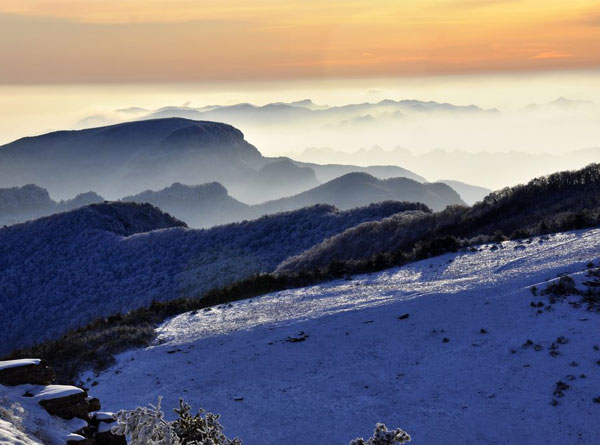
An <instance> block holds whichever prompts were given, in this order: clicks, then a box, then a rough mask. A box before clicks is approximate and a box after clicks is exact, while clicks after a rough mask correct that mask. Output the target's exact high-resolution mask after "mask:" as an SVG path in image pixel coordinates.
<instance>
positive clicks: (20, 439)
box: [0, 419, 40, 445]
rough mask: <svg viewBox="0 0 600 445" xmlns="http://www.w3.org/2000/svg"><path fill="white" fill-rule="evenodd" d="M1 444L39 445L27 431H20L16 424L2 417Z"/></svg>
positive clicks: (0, 424) (0, 422)
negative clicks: (28, 435)
mask: <svg viewBox="0 0 600 445" xmlns="http://www.w3.org/2000/svg"><path fill="white" fill-rule="evenodd" d="M0 444H1V445H39V444H40V442H37V441H35V440H33V439H31V438H30V437H27V435H26V434H25V433H23V432H22V431H20V430H19V429H18V428H17V427H16V426H15V425H14V424H12V423H9V422H6V421H4V420H2V419H0Z"/></svg>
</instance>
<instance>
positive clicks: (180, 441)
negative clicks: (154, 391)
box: [111, 397, 242, 445]
mask: <svg viewBox="0 0 600 445" xmlns="http://www.w3.org/2000/svg"><path fill="white" fill-rule="evenodd" d="M161 400H162V397H159V398H158V403H157V405H156V406H154V405H149V406H147V407H143V408H142V407H140V406H138V407H137V408H136V409H134V410H121V411H119V412H118V413H117V416H116V418H117V426H115V427H113V428H112V430H111V431H112V432H113V434H117V435H121V436H126V437H127V438H128V443H129V445H242V441H241V440H239V439H238V438H237V437H236V438H234V439H229V438H227V437H226V436H225V434H223V425H221V424H220V423H219V417H220V416H219V415H218V414H213V413H209V412H207V411H205V410H203V409H200V410H199V411H198V413H197V414H195V415H191V414H190V411H191V406H190V405H189V404H187V403H185V402H184V401H183V399H179V408H178V409H175V410H174V411H175V412H176V413H177V414H178V415H179V417H178V418H177V420H175V421H174V422H169V421H167V420H165V419H164V413H163V412H162V411H161V409H160V404H161Z"/></svg>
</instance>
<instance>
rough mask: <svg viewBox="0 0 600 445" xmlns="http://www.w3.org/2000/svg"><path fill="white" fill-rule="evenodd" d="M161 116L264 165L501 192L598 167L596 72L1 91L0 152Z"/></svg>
mask: <svg viewBox="0 0 600 445" xmlns="http://www.w3.org/2000/svg"><path fill="white" fill-rule="evenodd" d="M306 99H310V100H311V101H312V102H296V101H303V100H306ZM406 100H415V101H419V102H406ZM430 101H435V103H430ZM280 103H286V104H290V106H288V107H285V106H283V107H282V106H281V105H273V104H280ZM235 104H251V105H243V106H233V105H235ZM269 104H271V105H269ZM448 104H451V106H450V105H448ZM169 116H180V117H188V118H191V119H206V120H214V121H220V122H226V123H229V124H232V125H234V126H236V127H237V128H239V129H240V130H242V131H243V133H244V135H245V137H246V140H248V141H249V142H250V143H252V144H253V145H255V146H256V147H257V148H258V149H259V150H260V152H261V153H262V154H263V155H265V156H289V157H291V158H293V159H297V160H301V161H305V162H318V163H334V162H335V163H344V164H355V165H363V166H366V165H376V164H379V165H382V164H385V165H388V164H389V165H398V166H401V167H404V168H408V169H409V170H413V171H414V172H415V173H417V174H419V175H422V176H424V177H425V178H426V179H428V180H430V181H433V180H439V179H455V180H460V181H464V182H467V183H473V184H477V185H481V186H485V187H489V188H500V187H503V186H506V185H512V184H515V183H519V182H524V181H527V180H528V179H531V178H532V177H534V176H536V175H540V174H546V173H550V172H553V171H556V170H559V169H563V168H578V167H581V166H583V165H585V164H586V163H588V162H592V161H594V160H595V159H597V157H596V153H597V152H596V151H595V150H591V149H592V148H594V147H599V146H600V125H599V124H600V72H598V71H581V72H563V73H545V74H539V73H537V74H536V73H529V74H519V75H510V74H507V75H470V76H445V77H433V76H432V77H421V78H399V79H359V80H352V79H345V80H339V79H330V80H318V81H317V80H315V81H298V82H292V81H276V82H275V81H274V82H255V83H249V82H246V83H235V84H233V83H229V84H218V83H213V84H202V85H198V84H178V85H170V84H163V85H61V86H58V85H54V86H47V85H46V86H42V85H39V86H0V143H7V142H9V141H12V140H14V139H17V138H19V137H23V136H28V135H36V134H41V133H45V132H48V131H52V130H59V129H81V128H89V127H94V126H102V125H108V124H112V123H118V122H125V121H131V120H137V119H148V118H152V117H169Z"/></svg>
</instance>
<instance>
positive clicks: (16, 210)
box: [0, 184, 104, 225]
mask: <svg viewBox="0 0 600 445" xmlns="http://www.w3.org/2000/svg"><path fill="white" fill-rule="evenodd" d="M103 200H104V198H102V197H101V196H99V195H97V194H96V193H94V192H87V193H82V194H79V195H77V196H76V197H75V198H73V199H68V200H63V201H60V202H56V201H54V200H53V199H52V198H51V197H50V194H49V193H48V191H47V190H46V189H44V188H42V187H39V186H37V185H35V184H27V185H24V186H23V187H10V188H3V189H0V225H11V224H16V223H19V222H23V221H27V220H31V219H36V218H40V217H42V216H46V215H51V214H53V213H58V212H62V211H66V210H72V209H76V208H78V207H82V206H84V205H88V204H93V203H96V202H101V201H103Z"/></svg>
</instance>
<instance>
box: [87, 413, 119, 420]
mask: <svg viewBox="0 0 600 445" xmlns="http://www.w3.org/2000/svg"><path fill="white" fill-rule="evenodd" d="M92 417H93V418H94V419H96V420H98V421H100V422H102V421H104V422H106V421H109V422H110V421H113V420H115V414H114V413H111V412H107V411H96V412H95V413H93V414H92Z"/></svg>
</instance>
